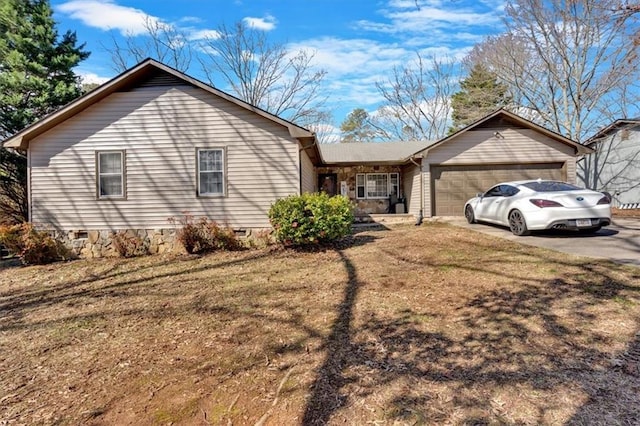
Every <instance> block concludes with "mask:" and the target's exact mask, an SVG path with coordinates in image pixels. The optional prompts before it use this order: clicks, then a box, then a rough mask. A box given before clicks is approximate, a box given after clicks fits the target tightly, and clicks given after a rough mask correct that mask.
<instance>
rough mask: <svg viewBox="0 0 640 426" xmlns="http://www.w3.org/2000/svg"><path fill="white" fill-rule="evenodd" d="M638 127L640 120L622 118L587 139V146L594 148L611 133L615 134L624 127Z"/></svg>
mask: <svg viewBox="0 0 640 426" xmlns="http://www.w3.org/2000/svg"><path fill="white" fill-rule="evenodd" d="M638 125H640V118H620V119H618V120H616V121H614V122H613V123H611V124H609V125H608V126H607V127H604V128H603V129H601V130H599V131H598V132H596V134H595V135H593V136H591V137H590V138H589V139H587V141H586V142H585V145H586V146H589V147H590V146H593V145H595V144H597V143H598V142H600V141H601V140H602V139H604V138H605V137H607V136H609V135H610V134H611V133H613V132H615V131H616V130H618V129H620V128H622V127H627V128H629V127H635V126H638Z"/></svg>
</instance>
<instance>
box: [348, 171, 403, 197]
mask: <svg viewBox="0 0 640 426" xmlns="http://www.w3.org/2000/svg"><path fill="white" fill-rule="evenodd" d="M370 175H385V176H386V177H387V195H385V196H378V197H370V196H369V192H368V189H367V182H368V179H367V177H368V176H370ZM392 175H395V176H396V182H397V186H398V194H397V197H398V198H400V185H401V182H400V173H398V172H388V173H385V172H374V173H357V174H356V199H357V200H386V199H388V198H389V197H390V196H391V189H392V188H391V187H392V184H391V176H392ZM359 177H363V179H364V182H363V183H362V185H361V184H359V183H358V178H359ZM359 188H363V194H364V195H363V196H362V197H360V196H359V195H358V189H359Z"/></svg>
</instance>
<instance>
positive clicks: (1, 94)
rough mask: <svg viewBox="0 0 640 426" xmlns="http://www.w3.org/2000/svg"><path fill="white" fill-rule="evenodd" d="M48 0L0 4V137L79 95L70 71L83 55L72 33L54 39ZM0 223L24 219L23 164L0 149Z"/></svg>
mask: <svg viewBox="0 0 640 426" xmlns="http://www.w3.org/2000/svg"><path fill="white" fill-rule="evenodd" d="M52 14H53V12H52V10H51V6H50V4H49V2H48V0H0V34H2V37H0V138H1V139H6V138H7V137H9V136H11V135H13V134H15V133H17V132H18V131H20V130H22V129H23V128H25V127H26V126H28V125H30V124H32V123H33V122H34V121H36V120H38V119H40V118H42V117H43V116H45V115H47V114H49V113H51V112H53V111H55V110H56V109H58V108H59V107H60V106H62V105H65V104H67V103H69V102H70V101H72V100H73V99H75V98H76V97H78V96H79V95H80V94H81V93H82V91H81V90H82V89H81V85H80V81H79V77H78V76H76V75H75V74H74V72H73V68H74V67H75V66H76V65H78V63H80V61H82V60H84V59H86V58H87V57H88V56H89V52H87V51H85V50H83V49H84V44H83V45H80V46H78V45H77V37H76V34H75V32H71V31H67V32H66V33H65V34H64V35H63V36H62V37H59V36H58V31H57V30H56V23H55V21H54V20H53V17H52ZM0 151H1V153H0V221H12V222H15V221H21V220H26V219H27V194H26V159H25V156H24V155H23V154H22V153H20V152H16V151H12V150H7V149H5V148H2V149H0Z"/></svg>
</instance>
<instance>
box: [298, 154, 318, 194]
mask: <svg viewBox="0 0 640 426" xmlns="http://www.w3.org/2000/svg"><path fill="white" fill-rule="evenodd" d="M300 166H301V171H300V173H301V182H302V185H301V192H315V190H316V189H315V187H316V184H315V182H316V172H315V168H314V167H313V163H312V162H311V159H310V158H309V155H307V153H306V152H305V151H301V152H300Z"/></svg>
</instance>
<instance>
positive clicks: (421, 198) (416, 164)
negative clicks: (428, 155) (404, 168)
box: [409, 157, 424, 226]
mask: <svg viewBox="0 0 640 426" xmlns="http://www.w3.org/2000/svg"><path fill="white" fill-rule="evenodd" d="M409 161H411V162H412V163H413V164H414V165H415V166H416V167H417V168H418V171H419V173H420V212H419V213H418V217H417V218H416V226H420V225H422V219H423V216H422V206H423V205H424V191H423V189H422V166H421V165H420V164H418V163H416V162H415V160H414V159H413V157H409Z"/></svg>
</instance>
